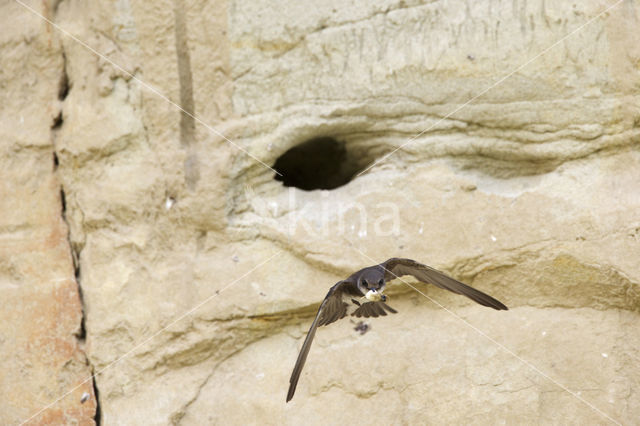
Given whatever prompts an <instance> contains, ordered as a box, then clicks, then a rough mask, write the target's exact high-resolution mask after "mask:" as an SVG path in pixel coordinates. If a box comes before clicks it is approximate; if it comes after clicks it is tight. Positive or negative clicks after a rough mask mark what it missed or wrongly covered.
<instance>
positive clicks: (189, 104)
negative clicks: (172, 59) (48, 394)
mask: <svg viewBox="0 0 640 426" xmlns="http://www.w3.org/2000/svg"><path fill="white" fill-rule="evenodd" d="M173 6H174V16H175V25H176V29H175V33H176V34H175V39H176V56H177V60H178V80H179V84H180V106H181V107H182V109H183V110H182V111H181V112H180V142H181V144H182V146H183V147H185V149H186V151H187V158H186V159H185V162H184V175H185V180H186V183H187V187H188V188H189V189H191V190H193V189H194V188H195V186H196V184H197V183H198V180H199V179H200V170H199V166H198V157H197V155H196V152H195V146H194V145H195V129H196V125H195V119H194V111H195V108H194V101H193V77H192V75H191V57H190V55H189V46H188V45H187V22H186V16H185V6H184V2H183V0H174V1H173Z"/></svg>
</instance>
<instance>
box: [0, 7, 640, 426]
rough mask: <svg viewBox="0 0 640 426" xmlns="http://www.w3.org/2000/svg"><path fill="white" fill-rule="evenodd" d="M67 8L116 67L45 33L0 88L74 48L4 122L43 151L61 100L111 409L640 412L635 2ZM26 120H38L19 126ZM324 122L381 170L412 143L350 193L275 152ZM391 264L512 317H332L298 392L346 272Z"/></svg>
mask: <svg viewBox="0 0 640 426" xmlns="http://www.w3.org/2000/svg"><path fill="white" fill-rule="evenodd" d="M56 5H57V7H56V8H55V10H53V9H52V10H51V11H50V16H51V17H52V19H54V21H55V22H56V23H57V24H59V25H61V26H62V27H63V28H65V29H66V30H67V31H70V32H71V33H72V34H73V35H74V36H76V37H77V38H78V39H80V40H82V41H83V42H85V43H87V44H88V45H89V46H91V48H92V49H95V51H97V52H99V53H100V54H102V55H104V56H103V57H99V56H96V54H95V52H92V51H90V50H88V49H87V48H86V47H85V46H83V45H81V44H79V43H78V42H77V41H75V40H73V39H70V38H67V37H63V36H61V35H60V33H58V32H56V31H55V30H54V29H51V28H47V27H46V26H44V25H43V26H42V28H40V29H39V30H38V29H37V28H38V27H33V28H34V29H32V30H31V31H32V32H33V34H34V35H33V36H32V37H36V38H37V37H40V38H44V37H45V34H46V35H47V36H50V37H51V38H52V40H53V41H52V43H54V45H55V46H59V47H57V48H56V49H57V50H55V52H54V53H51V54H50V56H51V58H49V59H48V61H49V62H46V63H43V65H42V68H35V67H31V68H30V67H27V71H28V72H26V73H25V75H24V76H23V79H22V80H20V81H24V82H25V83H16V81H17V80H16V81H12V80H11V79H7V78H6V77H3V78H4V80H3V81H5V80H6V81H8V83H7V85H8V87H9V88H10V89H9V90H11V91H13V92H16V93H18V92H20V90H23V86H24V87H35V86H38V85H37V84H36V83H29V81H37V79H38V78H41V76H42V75H46V73H47V72H49V73H52V74H53V75H59V71H60V64H61V60H62V53H64V57H65V58H66V70H67V73H68V77H69V83H70V91H69V95H68V96H67V97H66V98H65V99H64V101H62V102H60V104H59V105H58V104H57V103H55V102H54V103H53V104H52V105H53V106H50V105H49V104H47V103H46V102H45V101H44V100H40V101H37V102H35V103H34V102H30V103H26V102H22V103H16V104H12V105H10V106H8V107H5V106H3V108H5V109H3V111H5V110H6V111H11V112H12V113H13V114H14V115H15V117H12V118H5V114H3V117H2V120H3V121H2V126H0V129H1V130H0V132H3V133H2V134H5V133H4V132H11V134H12V135H16V136H13V138H14V139H16V140H20V141H32V140H33V141H36V142H29V144H33V145H34V146H35V145H37V146H40V147H41V148H39V149H47V147H50V142H49V140H50V139H49V138H50V137H51V130H50V125H49V124H50V123H51V122H52V120H53V118H55V117H56V115H57V112H58V109H59V108H61V110H62V116H63V118H64V121H63V123H62V125H61V126H60V127H59V128H58V129H56V131H55V150H56V153H57V155H58V158H59V161H60V166H59V169H58V172H57V173H58V176H59V179H60V181H61V182H62V186H63V188H64V190H65V195H66V207H67V209H66V219H67V221H68V224H69V228H70V235H69V240H70V242H71V247H72V249H73V250H74V252H75V254H76V255H77V257H78V259H79V268H80V276H79V281H80V285H81V288H82V293H83V302H84V310H85V323H86V329H87V345H86V350H87V353H88V357H89V362H90V365H91V368H93V369H95V370H96V371H101V374H100V375H99V376H98V377H97V378H96V384H97V388H98V390H99V398H100V411H101V420H102V421H103V424H178V423H180V424H185V425H186V424H495V423H509V424H513V423H524V424H606V423H608V422H610V421H611V419H613V420H614V421H617V422H620V423H622V424H631V423H634V422H635V421H636V418H637V417H638V413H639V412H640V398H638V395H637V393H636V392H634V391H633V389H636V388H637V387H638V386H639V385H640V370H639V369H638V367H637V366H636V364H637V356H636V355H635V352H636V348H637V347H638V344H639V343H640V342H639V340H640V336H639V334H638V320H639V318H638V314H639V312H640V309H639V308H640V290H639V289H638V285H639V284H640V267H639V266H638V265H639V263H638V256H637V253H640V150H639V149H638V147H639V146H640V145H639V141H640V127H639V125H638V123H640V92H639V90H640V84H639V82H640V68H639V67H638V64H639V63H640V49H639V48H638V44H637V40H638V29H637V28H638V26H637V20H638V16H640V4H639V3H638V2H637V1H631V2H622V3H620V4H618V5H617V6H615V7H614V8H612V9H611V10H609V11H608V12H607V13H605V14H602V15H599V13H600V12H601V11H602V10H604V8H605V7H607V5H606V4H605V3H603V2H600V1H595V0H593V1H585V2H572V3H568V2H543V1H535V2H513V1H497V2H462V1H449V2H432V1H426V2H421V1H407V0H403V1H401V0H398V1H393V0H379V1H365V0H361V1H360V0H359V1H355V2H351V3H348V4H345V2H338V1H325V2H316V3H310V2H285V1H280V2H274V1H262V0H260V1H250V2H249V1H245V2H237V1H230V2H226V1H222V0H220V1H218V0H216V1H213V2H205V1H201V0H173V1H167V0H164V1H159V2H94V3H92V4H91V5H90V6H88V5H86V4H84V3H80V2H70V1H62V2H60V3H57V4H56ZM12 7H13V9H12V10H13V12H12V13H13V15H11V16H14V17H15V16H23V15H24V14H27V12H25V11H24V10H21V9H19V8H18V7H17V6H12ZM16 11H17V12H16ZM28 19H33V20H34V22H37V20H36V18H33V17H32V16H31V17H29V18H28ZM29 28H31V27H29ZM574 31H575V32H574ZM3 37H4V35H3ZM3 50H6V49H5V48H4V47H3ZM30 73H31V74H30ZM503 77H505V78H503ZM29 79H31V80H29ZM33 79H36V80H33ZM20 84H22V85H23V86H20ZM29 84H31V85H29ZM38 87H39V86H38ZM30 90H31V89H30ZM32 90H35V89H32ZM38 90H41V89H38ZM13 92H11V93H13ZM26 93H28V92H26ZM38 99H41V98H38ZM174 104H180V105H183V107H184V108H185V110H186V111H187V112H189V113H190V114H193V115H194V117H195V118H194V117H189V115H186V114H182V113H181V112H180V111H179V110H178V109H177V108H176V105H174ZM48 108H50V109H48ZM31 111H34V113H37V114H39V115H40V116H44V117H46V120H48V123H47V126H44V127H37V126H35V125H33V123H31V122H29V124H30V128H26V129H23V130H19V128H18V127H17V126H16V125H15V123H17V122H18V118H19V117H18V115H17V114H20V113H23V112H26V114H27V115H29V116H30V117H31V116H32V115H33V114H34V113H31ZM29 119H30V120H31V119H32V118H29ZM46 120H45V121H46ZM39 121H43V120H38V119H36V120H35V121H34V122H35V123H38V122H39ZM220 133H222V134H224V135H225V137H227V138H229V140H230V141H231V142H229V141H226V140H224V138H223V137H222V136H221V135H220ZM317 136H331V137H335V138H336V139H338V140H340V141H344V142H346V144H347V147H348V148H349V149H351V150H353V152H355V153H356V155H359V156H361V157H362V158H363V159H365V160H367V161H369V162H372V161H374V160H377V159H382V158H383V156H384V155H385V154H389V153H391V152H393V151H394V150H396V149H398V150H397V151H396V152H394V153H393V155H391V156H390V157H389V158H388V159H385V161H383V162H381V163H380V164H378V165H375V166H374V167H373V168H372V169H371V170H368V171H367V172H366V173H365V174H363V175H362V176H359V177H356V178H355V179H353V180H352V181H351V182H350V183H349V184H348V185H346V186H343V187H340V188H337V189H334V190H331V191H312V192H304V191H300V190H297V189H291V188H285V187H283V186H282V184H281V183H280V182H277V181H275V180H273V171H271V170H269V169H268V168H266V167H264V165H262V164H260V163H259V162H257V161H256V159H258V160H260V161H261V162H263V163H265V164H266V165H272V164H273V163H274V162H275V160H276V159H277V158H278V156H280V155H282V154H283V153H284V152H285V151H286V150H288V149H289V148H291V147H293V146H295V145H296V144H298V143H300V142H302V141H304V140H306V139H309V138H313V137H317ZM411 138H415V140H412V141H411V143H409V144H407V145H406V146H405V144H406V143H407V142H408V141H409V139H411ZM9 154H11V155H7V157H6V158H9V159H10V160H8V161H13V162H15V164H18V166H16V167H14V169H12V170H16V169H20V165H21V164H23V163H19V162H18V159H19V158H21V157H20V155H21V154H20V153H15V152H10V153H9ZM252 157H253V158H252ZM25 158H26V159H25V160H24V161H35V160H33V159H32V157H29V156H26V157H25ZM33 158H35V157H33ZM21 161H22V160H21ZM23 176H24V175H20V174H19V173H18V172H11V173H9V174H8V175H7V179H9V180H12V181H16V182H19V181H20V179H23ZM55 185H57V184H56V183H53V184H51V187H55ZM48 188H49V187H48ZM4 210H5V209H4V208H3V211H4ZM6 210H9V212H8V214H15V215H16V216H15V217H18V218H23V217H27V215H28V214H31V212H32V211H31V210H29V209H28V206H21V207H20V209H18V210H15V209H6ZM63 234H64V233H63ZM392 256H404V257H411V258H414V259H417V260H420V261H423V262H425V263H428V264H430V265H432V266H434V267H438V268H440V269H442V270H444V271H446V272H449V273H451V274H452V275H454V276H456V277H458V278H460V279H462V280H464V281H466V282H468V283H470V284H471V285H473V286H475V287H477V288H479V289H481V290H483V291H486V292H488V293H490V294H492V295H493V296H495V297H496V298H498V299H500V300H501V301H503V302H505V303H506V304H507V305H508V306H509V307H510V310H509V311H507V312H496V311H493V310H489V309H486V308H483V307H480V306H476V305H474V304H472V302H470V301H468V300H466V299H464V298H461V297H460V296H457V295H453V294H449V293H446V292H444V291H442V290H439V289H437V288H431V287H428V286H420V287H417V288H418V289H419V290H420V291H422V292H424V294H425V297H423V296H422V295H420V294H418V293H416V292H415V291H414V290H412V289H410V288H407V287H406V286H405V285H403V284H402V283H397V284H396V285H394V286H392V288H391V289H390V297H391V302H392V306H394V307H396V308H397V309H398V310H399V311H400V313H399V314H397V315H393V316H390V317H387V318H381V319H377V320H371V321H367V323H368V324H369V325H370V326H371V330H370V331H369V332H367V333H366V334H364V335H360V334H357V333H356V332H355V331H354V330H353V328H354V327H355V324H353V323H351V322H350V321H348V320H347V321H342V322H341V323H339V324H336V325H335V326H332V327H328V328H322V329H321V330H319V332H318V336H317V341H316V342H315V344H314V346H313V348H312V350H311V354H310V356H309V362H308V365H307V366H306V368H305V370H304V372H303V375H302V378H301V382H300V385H299V388H298V391H297V394H296V396H295V398H294V399H293V401H292V402H290V403H289V404H285V402H284V401H285V394H286V390H287V386H288V379H289V375H290V373H291V369H292V368H293V364H294V362H295V358H296V356H297V352H298V350H299V348H300V345H301V344H302V339H303V338H304V335H305V333H306V331H307V329H308V327H309V325H310V323H311V321H312V318H313V315H314V314H315V310H316V309H317V304H318V303H319V302H320V301H321V300H322V298H323V297H324V295H325V294H326V291H327V289H328V288H329V287H330V286H331V285H332V284H333V283H335V282H336V281H337V280H339V279H341V278H343V277H345V276H346V275H348V274H349V273H351V272H353V271H354V270H355V269H358V268H360V267H363V266H365V265H369V264H372V263H377V262H380V261H383V260H385V259H386V258H389V257H392ZM49 261H50V260H49ZM0 270H1V271H3V273H4V274H10V273H11V270H12V269H11V267H10V265H9V266H7V267H5V266H4V265H3V266H2V267H0ZM6 271H8V272H6ZM410 282H411V283H413V282H414V281H410ZM428 298H431V299H433V300H435V301H437V302H438V304H440V305H441V306H438V305H437V304H434V303H433V302H431V301H429V300H428ZM444 308H446V309H444ZM607 416H609V417H607Z"/></svg>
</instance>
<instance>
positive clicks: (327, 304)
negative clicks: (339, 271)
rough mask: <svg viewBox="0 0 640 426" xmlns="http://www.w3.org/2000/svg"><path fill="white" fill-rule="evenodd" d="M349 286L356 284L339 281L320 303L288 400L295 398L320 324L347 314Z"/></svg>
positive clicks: (302, 350) (301, 351)
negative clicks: (346, 298)
mask: <svg viewBox="0 0 640 426" xmlns="http://www.w3.org/2000/svg"><path fill="white" fill-rule="evenodd" d="M348 286H353V287H355V284H354V283H353V282H352V281H347V280H345V281H339V282H338V283H337V284H335V285H334V286H333V287H331V289H330V290H329V292H328V293H327V295H326V297H325V298H324V300H323V301H322V303H321V304H320V308H318V313H317V314H316V318H315V319H314V320H313V323H312V324H311V328H309V332H308V333H307V337H306V339H304V343H303V344H302V349H300V354H299V355H298V360H297V361H296V365H295V367H293V372H292V373H291V378H290V379H289V392H288V393H287V402H289V401H290V400H291V398H293V394H294V393H295V392H296V386H297V385H298V379H300V373H301V372H302V367H304V363H305V361H306V360H307V355H309V349H310V348H311V342H313V337H314V336H315V335H316V329H317V328H318V326H321V325H327V324H331V323H332V322H335V321H337V320H339V319H341V318H344V317H345V316H346V315H347V306H348V305H347V303H345V301H344V300H343V294H344V291H345V289H346V287H348Z"/></svg>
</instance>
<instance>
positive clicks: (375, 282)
mask: <svg viewBox="0 0 640 426" xmlns="http://www.w3.org/2000/svg"><path fill="white" fill-rule="evenodd" d="M403 275H412V276H414V277H415V278H417V279H418V280H419V281H422V282H424V283H429V284H434V285H436V286H438V287H440V288H444V289H445V290H449V291H452V292H454V293H457V294H462V295H464V296H467V297H468V298H469V299H471V300H473V301H474V302H477V303H479V304H481V305H483V306H488V307H490V308H493V309H497V310H507V309H509V308H507V307H506V306H505V305H504V304H503V303H501V302H500V301H498V300H496V299H494V298H493V297H491V296H489V295H488V294H485V293H483V292H481V291H479V290H476V289H475V288H472V287H469V286H468V285H466V284H463V283H461V282H460V281H457V280H455V279H453V278H451V277H449V276H447V275H445V274H444V273H442V272H440V271H438V270H436V269H433V268H431V267H429V266H427V265H423V264H422V263H418V262H416V261H415V260H411V259H401V258H396V257H394V258H391V259H389V260H387V261H386V262H383V263H381V264H379V265H374V266H369V267H366V268H364V269H361V270H359V271H357V272H355V273H353V274H352V275H351V276H350V277H349V278H347V279H346V280H342V281H338V283H336V284H335V285H334V286H333V287H331V289H329V292H328V293H327V295H326V296H325V298H324V300H323V301H322V303H321V304H320V308H318V313H317V314H316V318H315V319H314V320H313V323H312V324H311V328H309V332H308V333H307V337H306V339H304V343H303V344H302V349H300V354H299V355H298V359H297V361H296V365H295V367H293V372H292V373H291V379H289V392H288V393H287V402H289V401H291V398H293V394H294V393H295V392H296V386H297V385H298V380H299V379H300V373H301V372H302V367H304V363H305V361H306V360H307V355H309V349H310V348H311V342H312V341H313V337H314V336H315V334H316V329H317V328H318V327H319V326H321V325H328V324H331V323H333V322H335V321H337V320H339V319H342V318H344V317H346V316H347V315H352V316H356V317H358V318H361V317H365V318H369V317H379V316H381V315H382V316H385V315H387V312H391V313H392V314H395V313H397V312H398V311H396V310H395V309H393V308H392V307H391V306H389V305H387V304H386V303H385V302H386V300H387V296H385V295H384V294H382V293H383V292H384V289H385V286H386V285H387V281H390V280H393V279H394V278H398V277H401V276H403Z"/></svg>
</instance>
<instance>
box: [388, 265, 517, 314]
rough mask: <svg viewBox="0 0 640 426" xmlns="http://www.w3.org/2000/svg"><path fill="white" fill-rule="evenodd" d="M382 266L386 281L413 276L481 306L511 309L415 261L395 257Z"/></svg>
mask: <svg viewBox="0 0 640 426" xmlns="http://www.w3.org/2000/svg"><path fill="white" fill-rule="evenodd" d="M381 266H382V267H383V268H385V280H392V279H394V278H397V277H401V276H402V275H413V276H414V277H416V278H417V279H418V280H420V281H422V282H424V283H430V284H434V285H436V286H438V287H440V288H444V289H445V290H449V291H452V292H454V293H458V294H462V295H464V296H467V297H468V298H469V299H471V300H473V301H474V302H477V303H479V304H481V305H484V306H488V307H490V308H493V309H497V310H507V309H509V308H507V307H506V306H505V305H504V304H503V303H502V302H500V301H498V300H496V299H494V298H493V297H491V296H489V295H488V294H485V293H483V292H481V291H479V290H476V289H475V288H473V287H469V286H468V285H466V284H463V283H461V282H460V281H457V280H455V279H453V278H451V277H449V276H447V275H445V274H444V273H442V272H440V271H438V270H436V269H433V268H431V267H429V266H427V265H423V264H422V263H418V262H416V261H415V260H411V259H402V258H397V257H394V258H391V259H389V260H387V261H386V262H384V263H381Z"/></svg>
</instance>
